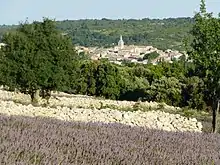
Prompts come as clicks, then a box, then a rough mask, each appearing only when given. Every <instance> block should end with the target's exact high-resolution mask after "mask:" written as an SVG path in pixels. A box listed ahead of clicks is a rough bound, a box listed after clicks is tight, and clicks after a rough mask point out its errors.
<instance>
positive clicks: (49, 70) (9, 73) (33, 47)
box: [0, 18, 76, 103]
mask: <svg viewBox="0 0 220 165" xmlns="http://www.w3.org/2000/svg"><path fill="white" fill-rule="evenodd" d="M3 42H4V43H5V44H6V47H4V48H2V49H1V51H2V53H1V61H0V71H1V74H2V78H3V79H2V81H3V84H4V85H7V86H9V87H10V88H16V89H18V90H20V91H23V92H28V93H29V94H30V96H31V99H32V102H36V103H37V102H38V99H37V98H38V94H39V91H41V92H42V93H43V96H45V93H50V91H51V90H61V89H62V90H64V88H65V87H67V85H68V84H67V82H68V79H69V74H68V69H69V68H71V66H72V65H73V58H74V55H75V54H76V53H75V51H74V49H73V45H72V43H71V40H70V39H69V38H67V37H66V36H63V35H61V33H60V32H59V31H58V30H57V29H56V24H55V21H53V20H49V19H47V18H44V19H43V22H37V21H35V22H33V23H32V24H29V23H28V22H27V21H26V22H24V23H21V24H20V25H19V27H18V28H17V29H16V31H14V32H10V33H8V34H5V35H4V36H3Z"/></svg>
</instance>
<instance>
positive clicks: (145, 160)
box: [0, 114, 220, 165]
mask: <svg viewBox="0 0 220 165" xmlns="http://www.w3.org/2000/svg"><path fill="white" fill-rule="evenodd" d="M0 121H1V122H0V164H1V165H12V164H19V165H20V164H22V165H23V164H24V165H30V164H56V165H58V164H64V165H70V164H88V165H89V164H103V165H104V164H105V165H108V164H115V165H119V164H122V165H123V164H125V165H130V164H135V165H136V164H137V165H139V164H141V165H145V164H146V165H149V164H165V165H170V164H187V165H190V164H198V165H201V164H208V165H210V164H220V136H219V135H214V134H204V133H189V132H166V131H159V130H153V129H146V128H141V127H131V126H125V125H122V124H116V123H115V124H104V123H82V122H65V121H61V120H57V119H50V118H42V117H22V116H6V115H3V114H2V115H1V116H0Z"/></svg>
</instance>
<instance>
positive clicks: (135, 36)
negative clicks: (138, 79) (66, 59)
mask: <svg viewBox="0 0 220 165" xmlns="http://www.w3.org/2000/svg"><path fill="white" fill-rule="evenodd" d="M192 24H193V19H192V18H188V17H187V18H168V19H147V18H146V19H142V20H135V19H129V20H125V19H123V20H110V19H105V18H104V19H101V20H64V21H58V22H57V27H58V28H59V29H60V30H61V31H62V32H64V33H65V34H68V35H69V36H70V37H71V38H72V40H73V43H74V44H77V45H82V46H105V47H109V46H112V43H115V44H117V42H118V40H119V36H120V35H122V36H123V40H124V41H125V44H128V45H130V44H134V45H152V46H154V47H157V48H159V49H168V48H170V49H177V50H182V49H183V46H182V40H183V39H184V37H185V36H187V35H188V32H189V30H190V29H191V27H192ZM14 28H16V26H7V25H3V26H0V36H1V35H2V34H3V33H4V32H6V31H7V30H9V29H14Z"/></svg>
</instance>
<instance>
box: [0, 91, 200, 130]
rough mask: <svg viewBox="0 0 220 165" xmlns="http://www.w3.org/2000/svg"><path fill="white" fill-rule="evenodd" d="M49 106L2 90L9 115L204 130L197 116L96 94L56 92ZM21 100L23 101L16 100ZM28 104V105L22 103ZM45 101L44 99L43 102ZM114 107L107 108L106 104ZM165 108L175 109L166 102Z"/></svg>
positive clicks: (2, 108) (2, 109)
mask: <svg viewBox="0 0 220 165" xmlns="http://www.w3.org/2000/svg"><path fill="white" fill-rule="evenodd" d="M53 96H56V97H52V98H51V100H50V106H49V107H43V106H39V107H34V106H32V105H31V104H28V103H30V97H29V96H28V95H24V94H20V93H14V92H8V91H4V90H0V113H3V114H7V115H24V116H43V117H53V118H57V119H61V120H66V121H83V122H105V123H113V122H117V123H122V124H127V125H131V126H143V127H146V128H152V129H162V130H166V131H194V132H201V131H202V124H201V122H198V121H197V120H196V119H195V118H189V119H188V118H185V117H183V116H180V115H178V114H169V113H165V112H163V111H155V110H152V111H147V112H143V111H141V110H137V111H134V112H130V111H121V110H119V109H121V108H123V109H124V110H126V108H129V107H130V108H131V107H133V106H134V105H135V104H136V102H129V101H113V100H104V99H97V98H94V97H88V96H80V95H68V94H65V93H53ZM16 102H19V103H16ZM20 103H26V105H23V104H20ZM43 103H44V101H43V100H42V101H41V104H43ZM141 104H142V106H148V107H152V108H156V107H158V106H159V105H158V104H157V103H154V102H151V103H149V102H144V103H141ZM111 106H112V107H114V108H106V107H111ZM164 106H165V108H173V109H175V107H171V106H167V105H164Z"/></svg>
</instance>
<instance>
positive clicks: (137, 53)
mask: <svg viewBox="0 0 220 165" xmlns="http://www.w3.org/2000/svg"><path fill="white" fill-rule="evenodd" d="M76 50H77V52H78V53H82V52H83V53H85V54H88V55H89V57H90V58H91V59H92V60H100V59H107V60H108V61H110V62H113V63H116V64H119V65H120V64H121V63H122V62H123V61H126V62H131V63H142V64H148V63H152V64H153V65H156V64H157V63H158V62H160V61H166V62H170V63H172V62H173V60H179V59H180V58H181V57H182V56H183V55H184V56H185V57H186V53H185V52H179V51H177V50H170V49H167V50H165V51H162V50H159V49H157V48H155V47H153V46H138V45H125V43H124V41H123V38H122V36H120V40H119V41H118V44H117V46H114V47H112V48H98V47H84V46H77V47H76ZM153 52H156V53H158V57H156V58H155V59H151V60H148V59H146V58H144V56H145V55H147V54H150V53H153Z"/></svg>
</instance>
